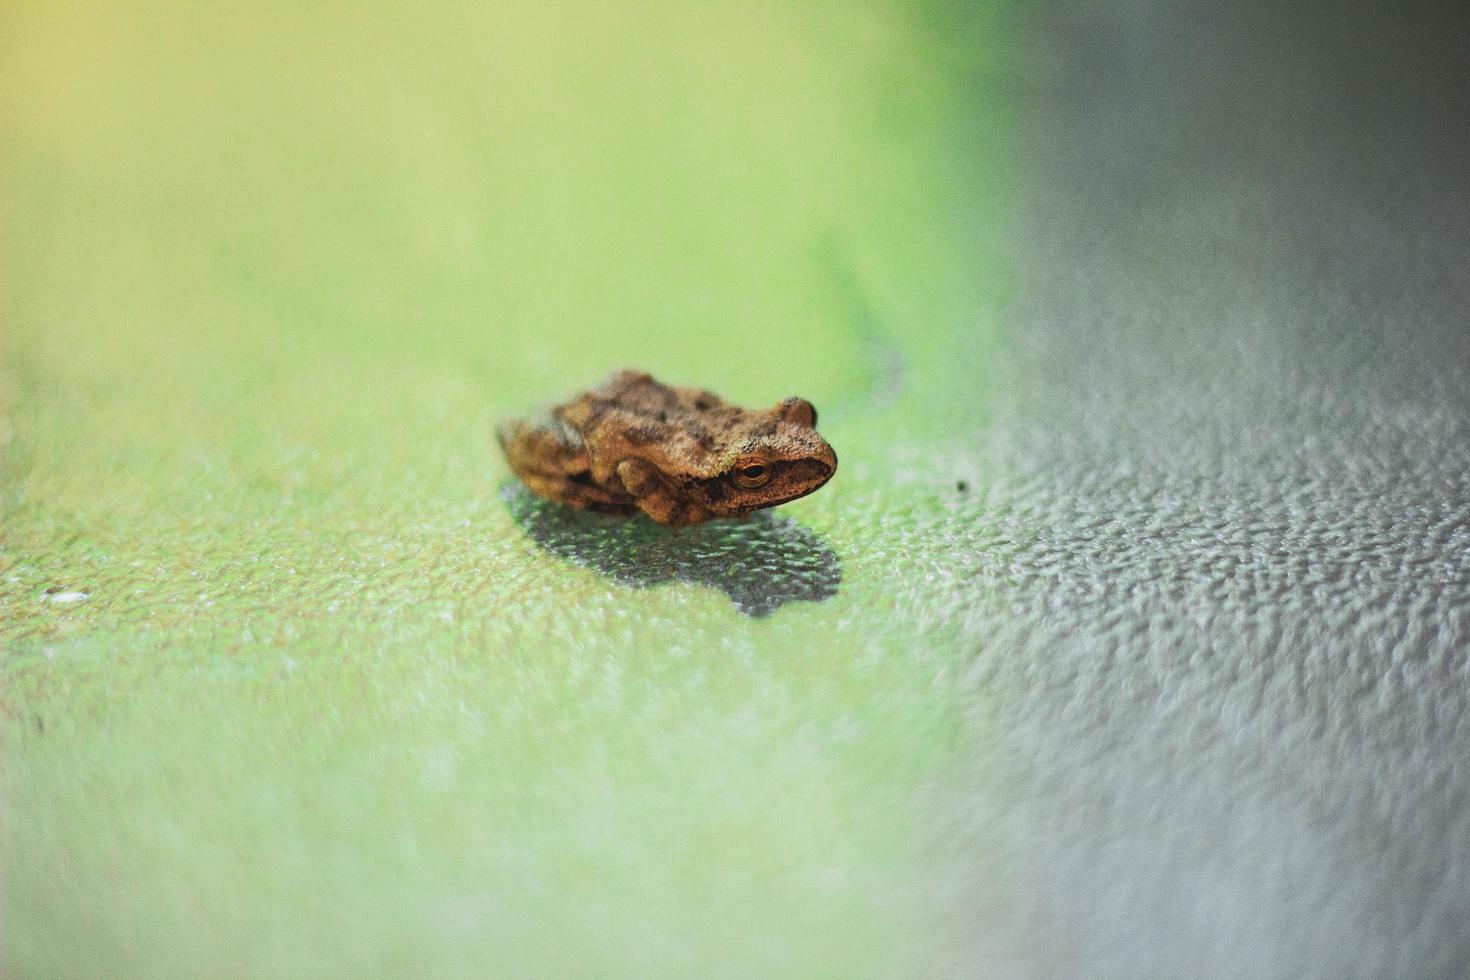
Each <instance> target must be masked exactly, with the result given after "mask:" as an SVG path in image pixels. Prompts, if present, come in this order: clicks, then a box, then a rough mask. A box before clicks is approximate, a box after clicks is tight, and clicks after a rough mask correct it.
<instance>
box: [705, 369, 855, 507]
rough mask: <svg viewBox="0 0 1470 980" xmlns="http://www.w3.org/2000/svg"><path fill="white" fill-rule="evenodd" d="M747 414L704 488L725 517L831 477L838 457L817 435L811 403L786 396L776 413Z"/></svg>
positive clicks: (795, 494)
mask: <svg viewBox="0 0 1470 980" xmlns="http://www.w3.org/2000/svg"><path fill="white" fill-rule="evenodd" d="M749 415H750V419H749V422H748V423H747V424H745V425H742V426H741V427H740V431H738V432H737V433H734V436H735V437H734V438H732V439H731V440H730V442H729V445H728V448H727V450H726V452H725V453H724V454H723V457H722V460H721V464H722V465H721V466H720V468H719V472H718V473H717V474H716V476H715V478H714V479H713V480H711V481H709V483H708V484H707V488H708V498H709V508H710V510H711V511H712V512H713V513H715V514H719V515H722V516H728V515H733V514H744V513H747V512H749V511H752V510H760V509H761V508H763V507H775V506H777V505H778V504H784V503H787V502H788V501H792V500H795V499H796V498H798V497H805V496H806V495H807V494H809V493H811V492H812V491H813V490H816V489H817V488H818V487H820V486H821V485H822V484H824V483H826V482H827V481H828V480H830V479H832V474H833V473H835V472H836V471H837V454H836V453H834V452H833V451H832V447H831V446H829V445H828V444H827V440H825V439H823V438H822V437H821V436H819V435H818V434H817V429H816V425H817V410H816V409H815V408H813V407H812V403H811V402H809V401H807V400H806V399H804V398H787V399H786V400H785V401H783V402H781V403H780V404H779V405H777V406H776V407H775V408H774V409H771V410H769V411H764V412H751V413H749Z"/></svg>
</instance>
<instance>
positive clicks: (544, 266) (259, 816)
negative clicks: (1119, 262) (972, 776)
mask: <svg viewBox="0 0 1470 980" xmlns="http://www.w3.org/2000/svg"><path fill="white" fill-rule="evenodd" d="M0 18H3V22H0V31H3V37H4V42H3V48H4V53H3V57H0V100H3V102H0V127H3V135H0V139H3V153H0V207H3V214H0V250H3V251H0V277H3V278H0V522H3V523H0V657H3V659H0V665H3V667H0V669H3V674H0V679H3V680H0V683H3V690H0V725H3V734H0V738H3V742H0V747H3V749H0V751H3V754H0V760H3V761H0V768H3V773H0V777H3V783H0V794H3V795H0V861H3V866H0V868H3V889H4V897H3V923H0V928H3V936H0V973H3V974H4V975H6V976H16V977H68V976H103V975H108V976H185V975H187V976H345V975H377V976H394V975H403V976H408V975H445V976H456V975H462V976H504V975H513V976H589V977H590V976H597V977H611V976H629V977H635V976H637V977H650V976H708V977H715V976H731V977H748V976H766V977H777V976H793V977H813V976H834V977H835V976H843V977H854V976H901V975H903V976H912V975H918V974H920V973H924V972H932V967H933V964H935V963H937V962H939V961H941V960H942V959H943V957H944V955H945V953H944V951H945V950H946V948H948V947H949V946H950V945H951V943H952V940H953V939H954V936H955V935H956V933H955V930H963V929H964V928H965V925H964V923H963V922H960V921H956V917H955V915H954V914H953V913H952V909H953V907H954V906H953V902H952V901H950V898H951V896H949V895H948V894H947V893H946V891H945V887H944V885H943V881H944V880H945V879H944V875H943V873H942V872H943V869H942V868H941V867H939V864H940V862H941V861H942V857H941V855H940V854H939V853H938V852H937V851H935V850H934V849H933V848H931V847H930V846H929V842H928V835H929V834H930V833H931V832H932V830H933V827H934V826H935V825H936V823H938V822H942V812H943V810H944V807H945V806H947V805H948V804H947V803H946V802H945V801H946V800H947V798H948V790H947V788H946V787H947V781H946V780H947V774H948V773H949V772H950V771H951V770H952V769H953V768H954V767H956V766H959V765H962V764H963V760H964V756H965V751H966V750H965V749H964V748H963V746H962V745H961V744H960V743H959V742H958V740H957V739H956V738H955V731H956V726H957V724H958V721H957V719H958V718H959V716H960V715H961V714H962V713H963V712H965V711H967V710H969V709H970V707H971V706H966V705H964V704H961V703H958V701H957V698H956V695H954V694H953V692H952V686H951V685H950V684H949V683H948V681H947V678H948V676H949V667H950V665H951V664H952V661H953V658H954V656H955V654H956V653H957V650H956V649H955V643H954V641H953V638H952V637H951V636H949V635H948V634H947V633H946V629H947V628H946V627H943V626H941V625H939V624H940V623H942V622H944V620H943V617H936V616H932V615H930V614H929V613H930V612H931V611H932V610H933V609H934V608H936V606H937V605H940V604H943V603H944V602H945V601H946V596H945V594H944V591H943V589H942V588H940V587H938V586H936V584H935V583H934V581H933V580H932V577H930V576H928V571H929V570H930V567H931V565H932V562H933V561H934V555H935V554H936V553H937V551H938V550H940V549H942V548H943V547H944V544H945V542H946V540H947V539H948V537H950V536H953V535H957V534H976V533H982V532H981V531H977V530H976V529H974V528H970V527H968V526H967V525H965V523H964V521H963V518H962V515H961V516H956V514H955V512H954V508H955V507H956V503H955V501H956V493H957V491H956V481H957V480H959V479H967V478H968V479H974V476H975V474H974V473H973V466H972V464H970V463H968V462H966V457H965V455H964V447H965V445H966V433H967V432H970V431H973V428H974V427H975V426H976V425H979V424H981V423H982V422H983V421H984V419H985V416H986V412H987V404H988V400H989V398H990V397H991V390H990V388H991V382H990V381H989V380H988V375H987V372H986V364H987V362H988V358H989V355H990V354H992V353H993V352H994V351H995V350H997V349H998V348H999V347H1000V345H1002V344H1003V341H1004V337H1003V336H1002V332H1001V330H1000V326H999V318H1000V314H1001V311H1002V310H1003V308H1004V304H1005V302H1006V299H1007V295H1008V289H1009V285H1008V271H1007V265H1006V235H1007V217H1008V214H1009V209H1010V196H1011V193H1012V187H1013V179H1014V174H1013V170H1014V162H1013V159H1012V152H1013V151H1012V146H1011V144H1012V142H1013V135H1014V131H1015V128H1016V121H1015V113H1016V110H1015V108H1014V101H1015V98H1016V92H1017V82H1018V79H1019V78H1020V77H1021V76H1022V71H1021V68H1022V63H1023V54H1024V52H1023V51H1022V50H1021V49H1020V42H1019V40H1018V38H1019V36H1020V35H1019V34H1018V24H1019V20H1020V16H1019V11H1018V8H1017V7H1016V6H1015V5H1014V4H1012V3H1008V2H1001V0H995V2H993V3H989V4H981V5H971V4H960V3H941V2H935V3H871V4H862V5H852V4H837V3H801V4H797V3H775V2H757V3H753V4H747V5H714V4H705V3H696V2H689V3H662V2H638V3H629V2H617V3H608V4H601V5H592V4H584V3H575V4H571V3H562V4H526V5H512V4H492V5H488V6H476V5H460V4H449V3H428V4H416V5H408V4H399V5H390V4H334V3H323V4H287V3H262V4H249V5H238V4H216V3H200V4H190V5H177V4H163V3H156V4H153V3H147V2H128V3H119V4H99V3H85V2H81V3H71V2H46V3H40V2H30V0H12V2H10V3H8V4H6V6H5V9H4V12H3V14H0ZM620 367H639V368H644V369H647V370H650V371H653V372H654V373H655V374H656V375H658V376H660V377H661V378H664V379H666V380H669V381H672V382H677V383H689V384H699V385H703V386H706V387H709V388H711V389H713V390H715V391H718V392H720V393H721V394H722V395H725V396H726V397H728V398H731V399H732V400H735V401H738V402H742V403H749V404H770V403H774V402H775V401H776V400H778V399H779V398H782V397H784V396H787V395H792V394H799V395H802V396H804V397H807V398H809V399H811V400H812V401H813V402H815V403H816V404H817V406H818V408H819V409H820V410H821V412H822V431H823V434H824V435H826V436H827V437H828V438H829V440H830V441H831V442H832V443H833V444H834V446H835V447H836V448H837V451H838V454H839V456H840V457H841V459H842V467H841V470H840V472H839V474H838V476H837V478H836V479H835V480H834V482H833V483H832V484H831V485H829V486H828V487H827V488H825V489H824V490H823V491H822V492H820V493H818V494H816V495H814V496H813V497H810V498H807V499H806V500H803V501H801V502H799V503H797V504H795V505H793V506H791V507H789V508H786V509H785V510H783V511H782V514H783V515H785V516H789V517H790V518H793V519H794V520H795V521H796V522H797V524H796V525H785V524H782V525H779V526H775V527H777V529H778V530H779V527H796V528H799V529H800V532H801V535H804V536H801V535H798V536H795V537H789V539H788V541H787V545H786V546H790V547H796V546H802V543H803V542H807V543H809V542H813V541H814V542H817V543H818V544H819V546H820V547H821V548H824V549H827V550H828V551H829V552H830V554H831V555H832V556H835V560H836V562H837V563H838V564H839V565H840V576H841V585H840V588H839V589H838V590H837V592H836V594H835V595H833V596H831V597H830V598H827V599H825V601H820V602H806V601H795V602H790V603H789V604H786V605H783V606H781V608H779V609H777V610H776V611H774V612H773V613H772V614H771V615H769V616H765V617H760V618H756V617H752V616H748V615H744V614H743V613H742V612H741V610H740V609H739V608H737V606H736V605H735V604H733V603H732V602H731V599H730V597H728V596H727V595H725V594H723V593H722V592H721V591H720V590H719V589H717V588H711V587H709V586H707V585H702V584H699V583H697V582H680V581H673V582H669V583H667V584H659V585H654V586H652V587H648V588H639V587H635V586H632V585H629V584H627V583H625V582H622V581H619V580H617V579H616V578H615V577H613V576H609V575H607V574H604V573H603V572H601V571H599V569H597V568H593V567H585V566H584V565H582V564H578V563H577V562H576V561H572V560H568V558H567V556H566V555H565V554H557V553H555V552H554V550H548V549H547V548H545V547H543V546H542V545H541V544H538V542H537V541H536V540H533V538H532V537H531V536H529V535H528V534H527V532H526V530H525V528H524V527H523V526H522V523H524V522H518V521H517V520H516V519H515V515H514V514H513V509H514V508H511V507H508V506H507V502H506V501H505V500H503V499H502V497H501V496H500V495H499V493H498V488H499V487H500V486H501V484H502V483H503V481H504V480H505V479H506V475H507V474H506V470H505V467H504V465H503V463H502V461H501V460H500V459H499V458H498V455H497V453H496V452H495V450H494V447H493V442H492V439H491V437H490V433H491V430H492V427H493V425H494V423H495V421H496V420H497V419H498V418H500V417H502V416H504V415H507V414H512V413H516V412H521V411H523V410H525V409H526V408H528V407H530V406H531V405H533V404H535V403H537V402H544V401H547V400H551V399H554V398H558V397H561V396H564V395H567V394H570V393H572V392H574V391H576V390H578V389H580V388H582V387H585V386H587V385H588V384H590V383H592V382H595V381H596V380H598V379H599V378H600V377H601V376H602V375H604V374H606V373H607V372H609V371H611V370H613V369H615V368H620ZM783 519H784V518H783ZM606 527H607V530H606V532H605V533H606V534H608V535H612V536H614V537H612V538H609V540H610V541H611V542H612V546H613V547H619V545H618V540H619V539H616V535H618V534H622V533H624V532H623V530H622V529H618V528H613V527H612V526H611V525H606ZM760 527H762V528H764V531H763V532H762V533H763V534H766V535H767V536H766V537H762V535H761V534H757V533H755V532H749V533H747V532H745V531H742V530H740V529H739V528H738V527H737V528H735V529H733V530H726V531H718V532H715V533H717V534H719V535H722V537H720V538H719V542H720V545H721V547H723V548H725V549H726V550H725V552H724V553H725V554H727V555H728V561H729V562H732V563H735V564H741V565H747V566H749V567H750V568H752V569H754V570H756V571H757V572H758V573H760V572H762V570H763V569H767V567H768V565H769V560H770V558H771V556H770V555H769V554H767V553H765V550H764V549H766V548H768V547H769V546H770V541H769V532H771V530H772V527H773V525H761V526H760ZM584 533H586V534H590V535H592V536H594V537H595V536H597V535H598V534H601V533H604V532H602V531H599V529H598V528H597V527H595V526H594V527H592V528H591V529H590V530H586V529H584ZM664 533H666V532H657V534H664ZM637 534H638V535H642V537H641V538H639V540H640V541H642V542H643V543H644V544H648V543H649V542H650V541H654V540H655V539H656V538H657V534H656V533H655V532H654V531H653V530H651V529H647V528H645V529H643V530H640V531H637ZM791 542H796V544H795V545H792V544H791ZM665 545H667V546H668V547H672V548H675V549H677V548H679V547H683V545H682V544H681V543H680V542H679V541H678V540H674V541H673V542H672V543H668V542H665V543H664V544H659V545H658V546H659V547H664V546H665ZM782 573H783V567H782V566H781V565H780V563H779V562H777V563H776V565H775V566H771V567H770V574H772V575H777V576H779V575H780V574H782Z"/></svg>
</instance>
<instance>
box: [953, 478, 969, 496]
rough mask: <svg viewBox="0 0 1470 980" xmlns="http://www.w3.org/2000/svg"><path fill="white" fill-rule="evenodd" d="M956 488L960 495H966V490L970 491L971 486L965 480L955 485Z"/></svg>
mask: <svg viewBox="0 0 1470 980" xmlns="http://www.w3.org/2000/svg"><path fill="white" fill-rule="evenodd" d="M954 488H955V489H956V490H958V491H959V492H960V493H964V492H965V491H966V490H968V489H970V485H969V484H968V483H966V482H965V481H964V480H960V481H958V482H957V483H955V485H954Z"/></svg>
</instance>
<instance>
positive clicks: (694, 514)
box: [617, 459, 710, 527]
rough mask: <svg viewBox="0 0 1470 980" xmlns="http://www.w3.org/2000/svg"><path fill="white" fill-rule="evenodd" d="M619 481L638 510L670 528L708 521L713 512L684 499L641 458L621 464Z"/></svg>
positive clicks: (619, 466)
mask: <svg viewBox="0 0 1470 980" xmlns="http://www.w3.org/2000/svg"><path fill="white" fill-rule="evenodd" d="M617 474H618V480H619V481H621V482H622V484H623V489H624V490H626V491H627V492H628V493H629V494H630V495H631V496H632V497H633V502H634V503H636V504H637V505H638V509H639V510H641V511H643V513H645V514H647V515H648V516H649V517H650V518H652V519H653V520H655V521H657V522H658V523H659V524H663V525H665V526H667V527H683V526H685V525H686V524H698V523H699V522H701V521H705V520H708V519H709V517H710V514H709V511H707V510H705V509H704V508H703V507H700V506H699V505H698V504H694V503H691V502H690V501H687V500H684V499H682V498H681V497H680V496H679V495H678V494H677V493H675V492H674V491H673V490H672V489H671V488H670V487H669V485H668V484H667V483H666V482H665V481H664V479H663V477H662V476H661V475H660V474H659V472H658V470H656V469H654V468H653V467H652V466H651V465H649V464H648V463H645V462H644V461H643V460H641V459H625V460H623V461H622V462H621V463H619V464H618V468H617Z"/></svg>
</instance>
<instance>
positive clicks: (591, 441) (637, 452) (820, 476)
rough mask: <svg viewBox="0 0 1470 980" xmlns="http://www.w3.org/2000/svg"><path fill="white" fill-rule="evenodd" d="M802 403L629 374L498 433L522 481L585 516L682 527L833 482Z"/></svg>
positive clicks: (812, 413) (828, 451)
mask: <svg viewBox="0 0 1470 980" xmlns="http://www.w3.org/2000/svg"><path fill="white" fill-rule="evenodd" d="M816 424H817V410H816V409H815V408H813V407H812V404H811V402H809V401H806V400H805V399H801V398H787V399H786V400H785V401H783V402H781V403H780V404H778V405H777V406H776V407H775V408H767V409H744V408H739V407H737V406H734V405H728V404H726V403H725V402H724V401H722V400H721V399H720V398H719V397H718V396H716V395H713V394H711V393H710V392H708V391H704V390H702V389H700V388H671V387H669V386H668V385H665V384H660V383H659V382H657V381H655V380H654V379H653V378H652V377H651V376H649V375H647V374H641V373H638V372H636V371H620V372H618V373H617V374H614V375H613V376H612V377H610V378H608V379H607V380H606V381H604V382H603V383H602V384H601V385H600V386H599V387H597V388H594V389H592V390H591V391H588V392H584V393H583V394H581V395H579V396H577V397H576V398H574V399H572V400H571V401H569V402H567V403H566V404H564V405H559V406H557V407H556V408H554V409H552V410H551V412H550V414H549V415H548V416H546V417H544V418H538V419H512V420H510V421H507V422H504V423H502V424H501V426H500V428H499V430H498V433H497V434H498V436H499V438H500V447H501V449H503V450H504V451H505V458H506V460H507V461H508V462H509V463H510V468H511V469H512V470H514V471H515V474H516V476H518V477H520V478H521V481H522V482H524V483H525V484H526V486H527V487H529V488H530V489H531V490H532V491H534V492H535V493H538V494H540V495H541V496H543V497H546V498H549V499H551V500H557V501H560V502H561V503H564V504H570V505H571V506H573V507H580V508H582V509H583V510H593V511H600V512H602V513H607V514H632V513H634V512H636V511H639V510H641V511H643V512H644V513H645V514H647V515H648V516H649V517H651V518H653V519H654V520H655V521H657V522H658V523H660V524H667V525H671V526H675V527H679V526H683V525H686V524H698V523H700V522H701V521H707V520H710V519H711V518H716V517H735V516H738V515H741V514H747V513H749V512H751V511H753V510H759V509H761V508H763V507H775V506H776V505H778V504H784V503H787V502H789V501H792V500H795V499H796V498H797V497H804V496H806V495H807V494H809V493H811V492H812V491H813V490H816V489H817V488H818V487H820V486H821V485H822V484H824V483H826V482H827V481H828V480H830V479H831V478H832V474H833V472H834V471H835V470H836V469H837V455H836V454H835V453H833V452H832V447H831V446H829V445H827V442H826V440H824V439H823V438H822V437H821V436H819V435H817V430H816V428H815V426H816Z"/></svg>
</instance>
